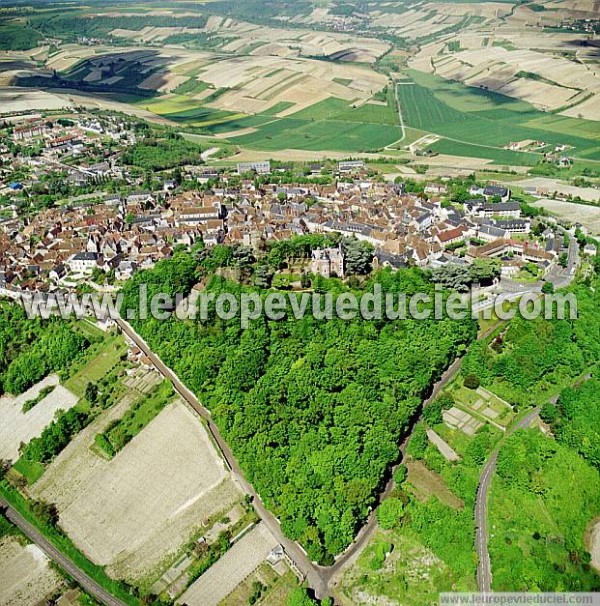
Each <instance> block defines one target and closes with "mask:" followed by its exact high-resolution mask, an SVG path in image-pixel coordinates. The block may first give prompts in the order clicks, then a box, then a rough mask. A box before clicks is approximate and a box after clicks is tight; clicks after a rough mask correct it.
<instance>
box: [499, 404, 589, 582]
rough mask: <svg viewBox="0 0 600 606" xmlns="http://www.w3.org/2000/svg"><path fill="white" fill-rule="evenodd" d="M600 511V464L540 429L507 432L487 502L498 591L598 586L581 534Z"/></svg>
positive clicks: (583, 533)
mask: <svg viewBox="0 0 600 606" xmlns="http://www.w3.org/2000/svg"><path fill="white" fill-rule="evenodd" d="M596 414H597V410H596ZM596 427H597V426H596ZM599 511H600V476H599V474H598V470H597V469H594V468H593V467H592V466H591V465H590V464H589V463H587V462H586V461H585V460H583V459H582V458H581V457H580V456H579V455H578V454H577V452H576V450H574V449H571V448H569V447H567V446H565V445H563V444H562V443H561V442H560V440H558V441H555V440H553V439H552V438H549V437H547V436H545V435H543V434H542V433H541V432H540V431H538V430H537V429H531V430H521V431H518V432H517V433H515V434H514V435H512V436H510V437H509V438H508V440H507V441H506V443H505V444H504V445H503V447H502V449H501V450H500V455H499V458H498V469H497V477H496V478H495V479H494V484H493V488H492V494H491V500H490V522H489V523H490V528H493V529H494V530H493V532H492V533H491V539H490V556H491V559H492V569H493V573H494V589H495V590H497V591H598V590H599V589H600V577H599V576H598V575H597V574H596V573H595V572H594V571H593V570H591V568H590V565H589V561H590V555H589V553H588V548H587V547H586V546H585V545H584V536H585V532H586V529H587V527H588V525H589V523H590V521H591V520H592V519H593V518H594V517H595V516H597V515H598V512H599Z"/></svg>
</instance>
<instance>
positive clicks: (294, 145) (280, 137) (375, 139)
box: [234, 118, 401, 152]
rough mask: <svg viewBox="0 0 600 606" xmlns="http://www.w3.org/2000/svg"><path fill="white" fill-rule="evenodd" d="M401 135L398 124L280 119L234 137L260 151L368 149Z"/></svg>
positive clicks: (396, 138)
mask: <svg viewBox="0 0 600 606" xmlns="http://www.w3.org/2000/svg"><path fill="white" fill-rule="evenodd" d="M400 136H401V132H400V127H399V126H398V127H393V126H385V125H378V124H368V123H356V122H342V121H333V120H320V121H314V122H312V121H307V120H296V119H294V118H283V119H281V120H276V121H274V122H270V123H268V124H266V125H265V126H264V127H262V128H259V129H258V130H257V131H256V132H254V133H250V134H247V135H243V136H241V137H236V138H235V139H234V141H235V143H237V144H239V145H242V146H244V147H252V148H255V149H259V150H273V151H275V150H278V149H303V150H311V151H322V150H331V151H340V152H342V151H356V152H367V151H372V150H377V149H381V148H383V147H385V146H386V145H389V144H391V143H394V142H395V141H397V140H398V139H399V138H400Z"/></svg>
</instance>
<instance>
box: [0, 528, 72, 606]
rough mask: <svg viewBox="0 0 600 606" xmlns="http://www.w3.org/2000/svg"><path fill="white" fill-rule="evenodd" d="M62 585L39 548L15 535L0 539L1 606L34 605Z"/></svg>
mask: <svg viewBox="0 0 600 606" xmlns="http://www.w3.org/2000/svg"><path fill="white" fill-rule="evenodd" d="M61 585H62V579H61V578H60V576H59V574H58V573H57V572H56V571H55V570H53V569H52V568H50V566H49V562H48V558H47V557H46V556H45V555H44V553H43V552H42V551H41V550H40V548H39V547H37V546H36V545H23V544H22V543H21V542H19V541H18V540H17V539H16V538H15V537H12V536H5V537H3V538H1V539H0V606H16V605H17V604H18V605H19V606H35V605H36V604H38V603H40V602H42V600H44V598H47V597H48V596H50V595H51V594H52V593H54V591H55V590H56V589H58V588H59V587H60V586H61Z"/></svg>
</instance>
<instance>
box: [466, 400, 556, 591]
mask: <svg viewBox="0 0 600 606" xmlns="http://www.w3.org/2000/svg"><path fill="white" fill-rule="evenodd" d="M557 399H558V396H557ZM539 412H540V408H539V407H538V408H536V409H535V410H533V411H531V412H530V413H529V414H528V415H527V416H526V417H523V418H522V419H521V420H520V421H518V422H517V423H515V424H514V425H513V426H512V427H511V428H510V429H509V430H508V431H507V432H506V435H507V436H508V435H510V434H511V433H514V432H515V431H517V429H526V428H527V427H529V426H530V425H531V424H532V423H533V422H534V421H535V420H536V419H537V417H538V414H539ZM499 452H500V446H497V447H496V449H495V450H494V451H493V452H492V454H491V456H490V458H489V459H488V462H487V463H486V465H485V467H484V468H483V471H482V472H481V476H480V478H479V487H478V489H477V500H476V501H475V549H476V551H477V557H478V559H479V563H478V564H477V584H478V586H479V591H481V592H482V593H489V592H490V591H491V590H492V565H491V561H490V552H489V550H488V532H487V510H488V494H489V491H490V486H491V484H492V478H493V477H494V473H495V471H496V464H497V463H498V453H499Z"/></svg>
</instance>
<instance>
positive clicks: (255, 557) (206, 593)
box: [178, 523, 277, 606]
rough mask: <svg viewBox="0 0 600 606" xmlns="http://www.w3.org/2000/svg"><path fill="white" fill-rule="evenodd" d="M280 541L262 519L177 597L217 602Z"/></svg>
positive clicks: (193, 603) (195, 603)
mask: <svg viewBox="0 0 600 606" xmlns="http://www.w3.org/2000/svg"><path fill="white" fill-rule="evenodd" d="M276 546H277V541H276V540H275V538H274V537H273V535H272V534H271V533H270V532H269V530H268V529H267V527H266V526H265V525H264V524H263V523H260V524H258V526H256V527H255V528H254V529H253V530H252V531H251V532H249V533H248V534H247V535H245V536H244V537H242V538H241V539H240V540H239V541H238V542H237V543H236V544H235V545H234V546H233V547H232V548H231V549H230V550H229V551H228V552H227V553H226V554H225V555H224V556H223V557H222V558H221V559H219V560H218V561H217V563H216V564H213V565H212V566H211V567H210V568H209V569H208V570H207V571H206V572H205V573H204V574H203V575H202V576H201V577H200V578H199V579H198V580H197V581H196V582H195V583H194V584H193V585H191V586H190V588H189V589H188V590H187V591H186V592H185V593H184V594H183V595H182V596H181V598H180V599H179V600H178V603H179V604H187V605H188V606H217V605H218V604H219V603H220V602H221V600H223V599H225V598H226V597H227V596H228V595H229V594H230V593H231V592H232V591H233V590H234V589H235V588H236V587H237V586H238V585H239V584H240V583H241V582H242V581H243V580H244V579H245V578H246V577H247V576H248V575H249V574H251V573H252V572H253V571H254V570H256V568H258V566H259V565H260V564H261V563H262V562H264V560H265V559H266V557H267V556H268V555H269V552H270V551H271V549H273V548H274V547H276Z"/></svg>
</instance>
